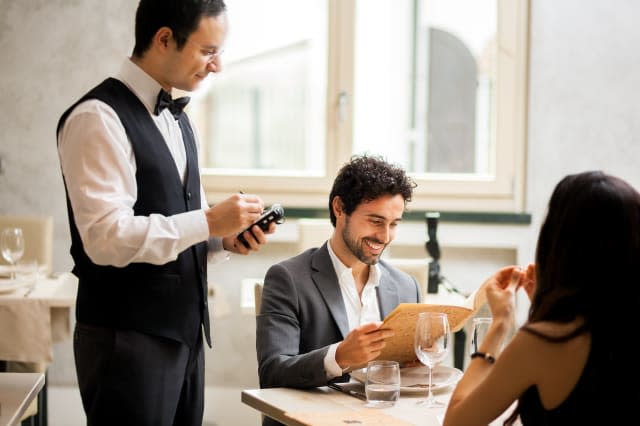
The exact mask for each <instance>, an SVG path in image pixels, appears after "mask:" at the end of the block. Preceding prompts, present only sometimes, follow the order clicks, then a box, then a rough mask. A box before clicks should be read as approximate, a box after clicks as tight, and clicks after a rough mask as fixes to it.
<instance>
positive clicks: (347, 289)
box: [324, 240, 380, 379]
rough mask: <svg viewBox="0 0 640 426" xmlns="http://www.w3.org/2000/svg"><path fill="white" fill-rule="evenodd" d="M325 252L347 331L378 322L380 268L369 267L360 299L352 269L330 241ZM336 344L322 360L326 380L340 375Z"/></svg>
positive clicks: (376, 266)
mask: <svg viewBox="0 0 640 426" xmlns="http://www.w3.org/2000/svg"><path fill="white" fill-rule="evenodd" d="M327 250H328V251H329V257H331V263H333V269H334V270H335V271H336V275H337V276H338V283H339V285H340V291H341V293H342V300H343V301H344V306H345V308H346V310H347V319H348V320H349V330H353V329H354V328H356V327H358V326H360V325H363V324H367V323H370V322H378V321H380V306H379V305H378V295H377V294H376V288H377V287H378V285H379V284H380V267H379V266H378V265H377V264H376V265H371V266H370V267H369V279H368V280H367V283H366V284H365V286H364V288H363V289H362V297H361V296H360V295H358V290H357V289H356V282H355V280H354V279H353V269H352V268H348V267H347V266H346V265H345V264H344V263H342V262H341V261H340V259H338V256H336V254H335V252H334V251H333V249H332V248H331V240H329V241H327ZM338 344H339V343H334V344H332V345H331V346H330V347H329V351H327V355H326V356H325V358H324V368H325V371H326V373H327V378H328V379H332V378H334V377H338V376H341V375H342V368H341V367H340V366H339V365H338V363H337V362H336V349H337V347H338Z"/></svg>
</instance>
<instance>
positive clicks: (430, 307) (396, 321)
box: [378, 282, 488, 363]
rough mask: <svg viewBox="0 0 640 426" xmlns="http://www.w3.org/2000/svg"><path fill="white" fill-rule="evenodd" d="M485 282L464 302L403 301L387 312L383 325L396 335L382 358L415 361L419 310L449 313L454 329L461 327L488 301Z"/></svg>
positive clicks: (388, 341)
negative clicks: (414, 342)
mask: <svg viewBox="0 0 640 426" xmlns="http://www.w3.org/2000/svg"><path fill="white" fill-rule="evenodd" d="M487 284H488V282H486V283H484V284H483V285H481V286H480V287H479V288H478V289H476V291H474V292H473V293H472V294H471V295H470V296H469V297H467V298H466V299H465V300H464V301H463V303H461V304H460V305H435V304H428V303H401V304H399V305H398V306H397V307H396V308H395V309H394V310H393V311H391V312H390V313H389V315H387V317H386V318H385V319H384V322H383V323H382V326H381V327H380V328H388V329H391V330H393V331H394V335H393V337H391V338H389V339H387V340H386V342H385V343H386V345H385V347H384V349H383V350H382V353H381V354H380V355H379V356H378V359H387V360H393V361H398V362H400V363H403V362H408V361H413V360H415V359H416V354H415V351H414V348H413V339H414V335H415V331H416V322H417V320H418V314H420V313H421V312H443V313H445V314H447V316H448V317H449V325H450V327H451V331H452V332H456V331H459V330H460V329H462V327H464V325H465V323H466V322H467V321H468V320H469V319H470V318H471V317H473V315H474V314H475V313H476V312H477V311H478V310H479V309H480V308H481V307H482V305H484V304H485V303H486V301H487V296H486V289H485V287H486V285H487Z"/></svg>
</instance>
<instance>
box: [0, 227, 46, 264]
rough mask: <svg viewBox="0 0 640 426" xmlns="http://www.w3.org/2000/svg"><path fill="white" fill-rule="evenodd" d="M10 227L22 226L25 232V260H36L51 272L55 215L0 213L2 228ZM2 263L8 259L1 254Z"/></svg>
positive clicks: (0, 262) (23, 257) (0, 261)
mask: <svg viewBox="0 0 640 426" xmlns="http://www.w3.org/2000/svg"><path fill="white" fill-rule="evenodd" d="M9 227H19V228H22V233H23V234H24V255H23V256H22V259H23V260H35V261H36V262H38V265H44V266H45V268H46V273H47V274H49V273H51V268H52V265H53V217H52V216H21V215H0V230H2V229H4V228H9ZM0 264H3V265H6V264H7V261H6V260H4V258H3V257H2V256H0Z"/></svg>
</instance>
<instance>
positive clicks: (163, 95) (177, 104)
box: [153, 89, 189, 120]
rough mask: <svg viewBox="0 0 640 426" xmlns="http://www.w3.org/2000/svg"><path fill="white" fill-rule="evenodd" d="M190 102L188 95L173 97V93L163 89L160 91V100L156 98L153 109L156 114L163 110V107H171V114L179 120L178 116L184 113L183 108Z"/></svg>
mask: <svg viewBox="0 0 640 426" xmlns="http://www.w3.org/2000/svg"><path fill="white" fill-rule="evenodd" d="M188 103H189V97H188V96H183V97H182V98H177V99H171V95H170V94H169V93H167V92H166V91H164V90H162V89H161V90H160V93H158V100H156V106H155V108H154V109H153V113H154V114H155V115H158V114H160V113H161V112H162V110H163V109H165V108H169V111H171V114H173V116H174V117H175V119H176V120H177V119H178V117H180V114H182V110H183V109H184V107H186V106H187V104H188Z"/></svg>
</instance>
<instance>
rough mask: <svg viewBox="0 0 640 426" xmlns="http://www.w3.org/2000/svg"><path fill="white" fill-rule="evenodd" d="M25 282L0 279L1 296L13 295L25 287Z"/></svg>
mask: <svg viewBox="0 0 640 426" xmlns="http://www.w3.org/2000/svg"><path fill="white" fill-rule="evenodd" d="M25 284H26V283H25V282H24V281H17V280H12V279H10V278H0V294H2V293H11V292H12V291H15V290H17V289H19V288H22V287H24V285H25Z"/></svg>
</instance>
